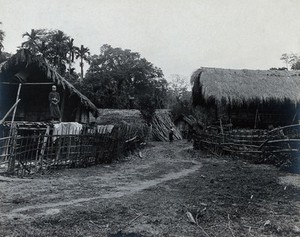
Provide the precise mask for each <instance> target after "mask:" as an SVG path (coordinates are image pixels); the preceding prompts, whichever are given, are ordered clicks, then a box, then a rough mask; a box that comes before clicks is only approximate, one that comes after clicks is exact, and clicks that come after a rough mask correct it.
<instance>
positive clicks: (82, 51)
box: [75, 45, 90, 81]
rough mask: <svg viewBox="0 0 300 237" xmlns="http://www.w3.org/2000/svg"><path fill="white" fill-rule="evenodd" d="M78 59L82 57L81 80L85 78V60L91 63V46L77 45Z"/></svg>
mask: <svg viewBox="0 0 300 237" xmlns="http://www.w3.org/2000/svg"><path fill="white" fill-rule="evenodd" d="M75 54H76V59H78V58H80V64H79V65H80V68H81V81H82V80H83V65H84V64H83V61H86V62H87V63H88V64H89V63H90V59H89V56H90V50H89V48H86V47H84V46H83V45H81V47H80V48H78V47H76V51H75Z"/></svg>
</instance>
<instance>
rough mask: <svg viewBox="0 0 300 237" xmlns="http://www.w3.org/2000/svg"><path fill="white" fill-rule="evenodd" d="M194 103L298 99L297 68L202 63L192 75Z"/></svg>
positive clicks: (299, 86) (297, 100)
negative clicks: (278, 68)
mask: <svg viewBox="0 0 300 237" xmlns="http://www.w3.org/2000/svg"><path fill="white" fill-rule="evenodd" d="M191 83H192V84H193V90H192V92H193V103H194V104H195V105H196V104H202V103H209V101H214V102H216V103H225V104H249V103H252V102H273V101H276V102H284V101H286V100H289V101H291V102H292V103H295V104H297V103H299V102H300V71H277V70H275V71H274V70H249V69H223V68H207V67H201V68H199V69H197V70H196V71H195V72H194V73H193V74H192V76H191Z"/></svg>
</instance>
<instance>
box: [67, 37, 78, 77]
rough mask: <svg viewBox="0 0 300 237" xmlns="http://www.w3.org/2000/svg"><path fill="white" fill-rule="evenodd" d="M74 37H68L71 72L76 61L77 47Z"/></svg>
mask: <svg viewBox="0 0 300 237" xmlns="http://www.w3.org/2000/svg"><path fill="white" fill-rule="evenodd" d="M73 42H74V39H73V38H71V39H68V42H67V47H68V64H69V73H71V69H72V63H73V62H74V57H75V52H76V47H75V46H74V43H73Z"/></svg>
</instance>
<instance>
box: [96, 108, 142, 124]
mask: <svg viewBox="0 0 300 237" xmlns="http://www.w3.org/2000/svg"><path fill="white" fill-rule="evenodd" d="M98 115H99V116H98V118H97V123H98V124H120V123H121V122H122V121H125V122H126V123H129V124H145V123H146V122H145V120H144V119H143V117H142V114H141V112H140V111H139V110H137V109H98Z"/></svg>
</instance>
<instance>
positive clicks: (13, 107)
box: [0, 99, 21, 125]
mask: <svg viewBox="0 0 300 237" xmlns="http://www.w3.org/2000/svg"><path fill="white" fill-rule="evenodd" d="M20 100H21V99H18V100H17V101H16V103H14V105H13V106H12V107H11V108H10V109H9V110H8V112H7V113H6V114H5V115H4V117H3V119H2V120H1V121H0V125H1V124H2V123H4V121H5V119H6V118H7V116H8V115H9V114H10V113H11V111H12V110H13V109H15V107H16V106H17V105H18V103H19V102H20Z"/></svg>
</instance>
